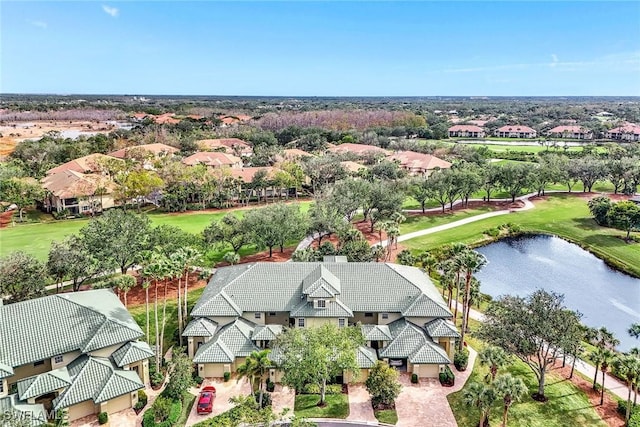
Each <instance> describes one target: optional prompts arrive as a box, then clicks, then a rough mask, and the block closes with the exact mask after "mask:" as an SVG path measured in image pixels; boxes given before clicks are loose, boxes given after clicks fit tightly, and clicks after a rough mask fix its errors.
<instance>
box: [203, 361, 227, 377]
mask: <svg viewBox="0 0 640 427" xmlns="http://www.w3.org/2000/svg"><path fill="white" fill-rule="evenodd" d="M200 366H203V369H202V370H201V372H200V376H201V377H204V378H222V377H223V376H224V365H223V364H222V363H205V364H204V365H200Z"/></svg>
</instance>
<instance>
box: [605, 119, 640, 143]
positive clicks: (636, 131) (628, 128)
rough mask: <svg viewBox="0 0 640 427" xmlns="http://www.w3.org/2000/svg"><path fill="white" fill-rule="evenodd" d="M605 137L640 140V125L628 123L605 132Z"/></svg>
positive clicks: (620, 139)
mask: <svg viewBox="0 0 640 427" xmlns="http://www.w3.org/2000/svg"><path fill="white" fill-rule="evenodd" d="M604 137H605V138H607V139H615V140H618V141H640V126H638V125H636V124H633V123H628V124H626V125H624V126H619V127H617V128H614V129H611V130H610V131H609V132H607V133H605V135H604Z"/></svg>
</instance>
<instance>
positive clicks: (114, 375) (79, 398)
mask: <svg viewBox="0 0 640 427" xmlns="http://www.w3.org/2000/svg"><path fill="white" fill-rule="evenodd" d="M67 369H68V370H69V375H70V376H71V385H70V386H69V387H67V388H66V389H65V391H64V392H63V393H62V394H60V395H59V396H58V397H56V398H55V399H54V400H53V407H54V409H55V410H58V409H61V408H67V407H69V406H71V405H75V404H76V403H80V402H84V401H86V400H92V401H93V402H94V403H101V402H105V401H107V400H110V399H113V398H114V397H118V396H122V395H123V394H126V393H131V392H133V391H136V390H140V389H141V388H144V384H142V381H140V377H138V374H136V373H135V372H134V371H125V370H121V369H118V368H117V367H116V366H115V365H114V364H113V362H111V361H110V360H109V359H107V358H99V357H92V356H87V355H82V356H80V357H78V358H77V359H75V360H74V361H73V362H71V363H70V364H69V365H67Z"/></svg>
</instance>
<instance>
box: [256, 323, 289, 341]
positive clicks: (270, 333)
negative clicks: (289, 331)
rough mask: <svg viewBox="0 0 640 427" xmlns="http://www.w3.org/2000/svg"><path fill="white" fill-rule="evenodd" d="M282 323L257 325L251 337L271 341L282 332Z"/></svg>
mask: <svg viewBox="0 0 640 427" xmlns="http://www.w3.org/2000/svg"><path fill="white" fill-rule="evenodd" d="M283 329H284V327H283V326H282V325H259V326H256V328H255V329H254V330H253V335H252V336H251V339H252V340H253V341H258V340H260V341H273V340H275V339H276V337H277V336H278V335H280V334H281V333H282V330H283Z"/></svg>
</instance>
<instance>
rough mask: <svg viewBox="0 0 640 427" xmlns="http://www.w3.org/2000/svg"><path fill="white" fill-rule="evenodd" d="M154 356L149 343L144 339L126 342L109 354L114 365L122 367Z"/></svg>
mask: <svg viewBox="0 0 640 427" xmlns="http://www.w3.org/2000/svg"><path fill="white" fill-rule="evenodd" d="M153 356H155V352H154V351H153V350H151V348H150V347H149V344H147V343H146V342H144V341H135V342H128V343H126V344H125V345H123V346H122V347H120V348H119V349H117V350H116V351H114V352H113V353H112V354H111V359H113V362H114V363H115V364H116V366H118V367H120V368H122V367H123V366H125V365H129V364H130V363H135V362H139V361H141V360H145V359H149V358H150V357H153Z"/></svg>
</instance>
